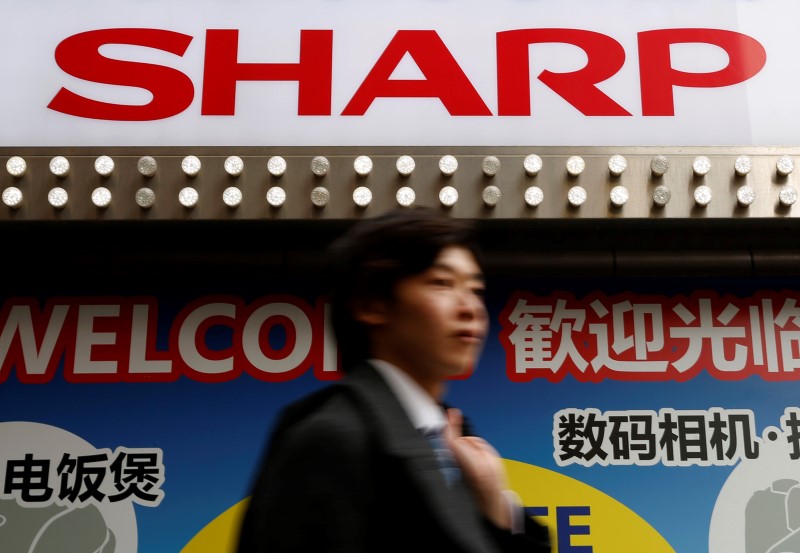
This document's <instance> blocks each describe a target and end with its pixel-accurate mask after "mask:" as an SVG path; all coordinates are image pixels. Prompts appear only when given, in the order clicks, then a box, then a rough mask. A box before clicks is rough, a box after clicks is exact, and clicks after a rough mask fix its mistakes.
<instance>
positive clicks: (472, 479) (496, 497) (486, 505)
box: [444, 409, 511, 530]
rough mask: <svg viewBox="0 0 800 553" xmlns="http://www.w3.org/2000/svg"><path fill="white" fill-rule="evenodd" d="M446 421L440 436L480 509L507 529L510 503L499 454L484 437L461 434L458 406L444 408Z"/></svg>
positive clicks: (491, 519)
mask: <svg viewBox="0 0 800 553" xmlns="http://www.w3.org/2000/svg"><path fill="white" fill-rule="evenodd" d="M447 421H448V424H447V427H446V428H445V430H444V439H445V441H446V442H447V444H448V445H449V446H450V449H451V450H452V451H453V455H454V456H455V458H456V462H457V463H458V466H459V467H460V468H461V472H462V474H463V475H464V478H466V479H467V481H468V482H469V483H470V485H471V486H472V489H473V490H474V491H475V494H476V495H477V499H478V505H479V506H480V509H481V512H482V513H483V515H484V516H485V517H486V518H488V519H489V520H490V521H491V522H492V523H493V524H494V525H495V526H497V527H499V528H503V529H506V530H508V529H510V528H511V507H510V505H509V502H508V499H507V498H506V497H505V495H504V494H503V492H504V490H507V489H508V481H507V477H506V470H505V467H504V466H503V461H502V460H501V459H500V455H499V454H498V453H497V451H496V450H495V449H494V448H493V447H492V446H491V445H489V442H487V441H486V440H484V439H482V438H478V437H476V436H462V435H461V426H462V423H463V417H462V415H461V411H459V410H458V409H448V410H447Z"/></svg>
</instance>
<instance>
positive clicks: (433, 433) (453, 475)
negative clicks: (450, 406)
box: [421, 428, 461, 486]
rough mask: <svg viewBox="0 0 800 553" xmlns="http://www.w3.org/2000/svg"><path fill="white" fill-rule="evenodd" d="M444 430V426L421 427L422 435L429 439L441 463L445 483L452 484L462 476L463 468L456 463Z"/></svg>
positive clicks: (440, 467)
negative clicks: (445, 438)
mask: <svg viewBox="0 0 800 553" xmlns="http://www.w3.org/2000/svg"><path fill="white" fill-rule="evenodd" d="M443 431H444V428H427V429H421V432H422V435H423V436H425V439H427V440H428V443H429V444H430V445H431V448H432V449H433V454H434V456H435V457H436V462H437V463H438V464H439V471H440V472H441V473H442V476H443V477H444V481H445V483H446V484H447V485H448V486H450V485H452V484H453V482H457V481H458V479H459V478H461V469H460V468H459V467H458V463H456V458H455V457H454V456H453V452H452V450H451V449H450V447H449V446H448V445H447V442H446V441H445V440H444V436H443V435H442V432H443Z"/></svg>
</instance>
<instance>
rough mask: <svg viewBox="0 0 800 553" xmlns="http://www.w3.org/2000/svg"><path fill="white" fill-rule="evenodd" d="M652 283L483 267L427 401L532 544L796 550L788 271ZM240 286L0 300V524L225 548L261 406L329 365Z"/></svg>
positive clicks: (320, 308) (287, 313) (314, 307)
mask: <svg viewBox="0 0 800 553" xmlns="http://www.w3.org/2000/svg"><path fill="white" fill-rule="evenodd" d="M559 284H561V283H559ZM587 285H588V286H592V284H591V283H590V284H587ZM682 285H683V286H685V285H686V283H682ZM643 286H644V287H645V289H642V287H643ZM672 286H674V283H671V282H669V281H667V280H658V281H647V282H644V283H643V282H641V281H636V280H630V281H622V280H619V281H616V289H615V290H603V289H594V288H592V289H589V290H583V291H579V290H574V289H573V290H564V289H562V288H560V287H559V288H556V289H550V288H549V286H548V285H547V284H545V283H543V282H542V281H541V280H536V279H514V280H510V281H509V280H503V279H494V280H493V282H492V290H493V292H492V295H491V296H490V297H489V303H488V306H487V307H488V309H489V314H490V320H491V328H490V333H489V336H488V338H487V341H486V344H485V348H484V352H483V355H482V356H481V359H480V362H479V363H478V366H477V367H476V369H475V371H473V372H472V374H470V375H468V377H466V378H460V379H458V380H456V381H453V382H451V383H450V384H449V385H448V392H447V401H448V402H449V403H451V404H453V405H456V406H458V407H459V408H461V409H463V410H464V412H465V413H467V414H468V415H469V417H470V420H471V422H472V423H473V424H474V426H475V428H476V431H478V432H479V433H480V434H481V435H482V436H484V437H485V438H486V439H488V441H489V442H490V443H492V444H493V445H494V446H495V447H496V448H497V449H498V451H499V452H500V453H501V454H502V456H503V457H504V459H505V465H506V468H507V470H508V474H509V482H510V485H511V486H512V488H513V489H514V490H515V491H516V492H517V493H518V494H519V495H520V498H521V500H522V502H523V505H524V507H525V511H526V513H527V514H529V515H531V516H535V517H537V518H538V519H539V520H540V521H541V522H542V523H544V524H546V525H547V526H548V528H549V531H550V536H551V538H552V539H553V542H554V544H556V545H557V549H554V553H555V552H556V551H557V552H560V553H570V552H576V551H577V552H581V553H592V552H596V553H602V552H604V551H620V552H626V553H627V552H643V551H646V552H648V553H669V552H673V553H674V552H679V553H683V552H694V551H709V552H710V553H752V552H753V551H768V550H773V551H793V552H794V551H798V548H797V547H796V540H797V535H798V533H797V532H798V528H800V523H798V516H800V515H798V499H797V497H798V494H800V406H798V403H797V397H798V392H800V372H798V371H797V369H798V367H800V361H798V359H800V307H798V302H800V292H798V287H797V283H796V282H795V281H794V280H792V281H787V280H782V281H780V282H776V281H770V280H753V281H752V282H749V283H748V286H749V288H746V289H735V288H730V286H731V282H730V281H729V280H723V281H719V282H708V281H706V282H704V283H703V287H699V285H697V284H695V285H692V291H691V293H689V294H688V295H684V294H683V293H679V292H676V291H675V290H674V289H673V288H672ZM787 286H788V288H787ZM244 288H245V289H244V290H242V294H243V295H241V296H233V295H222V294H218V295H217V294H215V295H201V296H195V295H193V294H191V293H190V292H186V293H185V295H180V294H176V293H174V292H172V293H162V294H155V295H153V296H125V295H116V296H102V297H101V296H61V297H42V298H38V299H36V298H23V297H13V296H12V297H6V298H2V299H1V300H0V398H2V401H0V445H1V446H2V447H0V538H1V539H2V540H3V541H2V542H0V543H3V544H4V545H5V544H14V545H17V546H18V547H17V549H11V550H12V551H17V550H20V551H29V550H33V549H31V548H32V547H34V546H35V547H36V551H39V550H42V551H64V550H65V547H69V548H70V549H69V550H70V551H102V552H104V553H110V552H113V553H137V552H147V553H174V552H175V551H184V552H186V553H232V552H233V551H235V543H236V540H237V537H238V528H239V524H240V518H241V516H242V514H243V512H244V509H245V507H246V505H247V501H248V495H249V493H250V486H251V484H252V478H253V475H254V472H255V470H256V467H257V466H258V464H259V459H260V457H261V455H262V454H263V448H264V442H265V437H266V436H267V434H268V433H269V431H270V428H272V426H273V424H274V422H275V419H276V417H277V416H278V413H279V412H280V410H281V409H282V408H283V407H284V406H286V405H287V404H289V403H291V402H292V401H293V400H294V399H296V398H298V397H301V396H304V395H306V394H308V393H309V392H311V391H313V390H316V389H319V388H320V387H323V386H328V385H330V383H331V382H330V381H331V380H333V379H336V378H338V376H339V373H338V372H337V371H336V370H335V368H336V366H335V362H334V361H335V348H333V347H332V346H331V344H330V330H329V328H328V327H327V326H326V325H325V324H324V320H325V312H326V303H325V301H324V300H323V299H322V297H321V296H319V295H318V293H316V292H314V291H313V290H311V291H310V290H302V289H299V288H294V287H293V286H289V285H287V284H286V283H276V282H272V281H270V280H269V279H266V280H264V281H263V282H262V281H260V282H259V283H258V285H257V289H255V290H253V289H251V286H247V285H245V286H244ZM265 293H266V295H264V294H265ZM391 500H392V498H391V497H387V498H385V501H391ZM770 548H772V549H770ZM3 551H6V549H3Z"/></svg>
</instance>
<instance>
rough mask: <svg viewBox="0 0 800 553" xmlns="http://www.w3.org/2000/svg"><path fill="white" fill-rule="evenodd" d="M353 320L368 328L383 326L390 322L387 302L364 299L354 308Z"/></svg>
mask: <svg viewBox="0 0 800 553" xmlns="http://www.w3.org/2000/svg"><path fill="white" fill-rule="evenodd" d="M352 313H353V318H355V320H357V321H358V322H360V323H361V324H364V325H366V326H381V325H383V324H386V321H387V320H388V318H389V316H388V309H387V305H386V301H384V300H379V299H364V300H361V301H359V302H358V304H357V305H354V306H353V310H352Z"/></svg>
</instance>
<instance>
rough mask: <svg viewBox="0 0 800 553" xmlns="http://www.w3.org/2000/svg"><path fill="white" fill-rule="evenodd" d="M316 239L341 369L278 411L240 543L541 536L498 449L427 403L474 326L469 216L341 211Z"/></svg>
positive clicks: (335, 547)
mask: <svg viewBox="0 0 800 553" xmlns="http://www.w3.org/2000/svg"><path fill="white" fill-rule="evenodd" d="M329 253H330V260H331V263H330V265H331V270H330V273H329V274H327V275H326V276H327V277H328V278H329V279H330V283H331V291H330V302H331V309H332V323H333V328H334V332H335V334H336V338H337V342H338V345H339V351H340V354H341V357H342V363H343V367H344V369H345V372H346V376H345V377H344V378H343V379H342V381H341V382H340V383H338V384H336V385H334V386H331V387H329V388H327V389H325V390H323V391H321V392H317V393H316V394H313V395H311V396H310V397H308V398H305V399H303V400H301V401H299V402H298V403H296V404H294V405H292V406H290V407H289V408H288V409H287V410H286V411H285V412H284V413H283V415H282V417H281V419H280V421H279V423H278V425H277V428H276V430H275V432H274V434H273V436H272V440H271V443H270V446H269V451H268V455H267V458H266V460H265V461H264V465H263V466H262V469H261V474H260V476H259V478H258V481H257V483H256V487H255V490H254V493H253V496H252V499H251V503H250V507H249V510H248V512H247V514H246V516H245V520H244V524H243V527H242V533H241V538H240V545H239V551H240V553H255V552H267V551H270V552H299V551H309V552H322V553H327V552H334V551H335V552H353V553H361V552H365V553H366V552H370V553H372V552H375V553H379V552H380V553H387V552H388V553H393V552H397V553H399V552H404V553H408V552H414V551H419V552H425V553H427V552H447V553H450V552H452V553H456V552H458V553H461V552H464V553H467V552H469V553H494V552H520V553H522V552H531V553H533V552H537V553H538V552H546V551H550V547H549V545H548V543H549V542H548V536H547V530H546V529H545V528H543V527H541V526H539V525H538V524H536V523H535V522H534V521H533V520H532V519H530V518H528V517H524V516H523V515H522V510H521V507H520V506H519V505H518V504H516V503H515V501H514V498H513V493H510V492H509V491H508V490H507V484H506V481H505V472H504V469H503V465H502V461H501V460H500V457H499V456H498V455H497V453H496V452H495V451H494V450H493V449H492V447H491V446H490V445H489V444H488V443H486V442H485V441H484V440H482V439H480V438H477V437H474V436H464V435H462V420H461V414H460V413H459V412H458V411H457V410H454V409H449V410H447V411H445V410H444V409H443V408H442V407H441V402H442V399H443V396H444V393H445V389H446V386H447V381H448V379H450V378H451V377H458V376H463V375H464V374H465V373H468V372H469V371H471V370H472V368H473V365H474V363H475V361H476V359H477V356H478V354H479V353H480V350H481V347H482V343H483V339H484V337H485V335H486V332H487V328H488V317H487V313H486V308H485V306H484V301H483V290H484V281H483V275H482V272H481V268H480V265H479V263H478V258H477V255H476V249H475V246H474V245H473V242H472V239H471V234H470V229H469V227H468V225H466V224H465V223H464V222H460V221H457V220H453V219H449V218H447V217H444V216H442V215H440V214H439V213H438V212H436V211H433V210H430V209H422V208H420V209H406V210H399V211H395V212H391V213H389V214H387V215H384V216H381V217H378V218H375V219H369V220H366V221H363V222H361V223H359V224H357V225H355V226H354V227H353V228H352V229H351V230H350V231H349V232H348V233H346V234H345V235H344V236H343V237H342V238H340V239H339V240H338V241H337V242H335V243H334V245H333V246H332V248H331V250H330V252H329Z"/></svg>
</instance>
